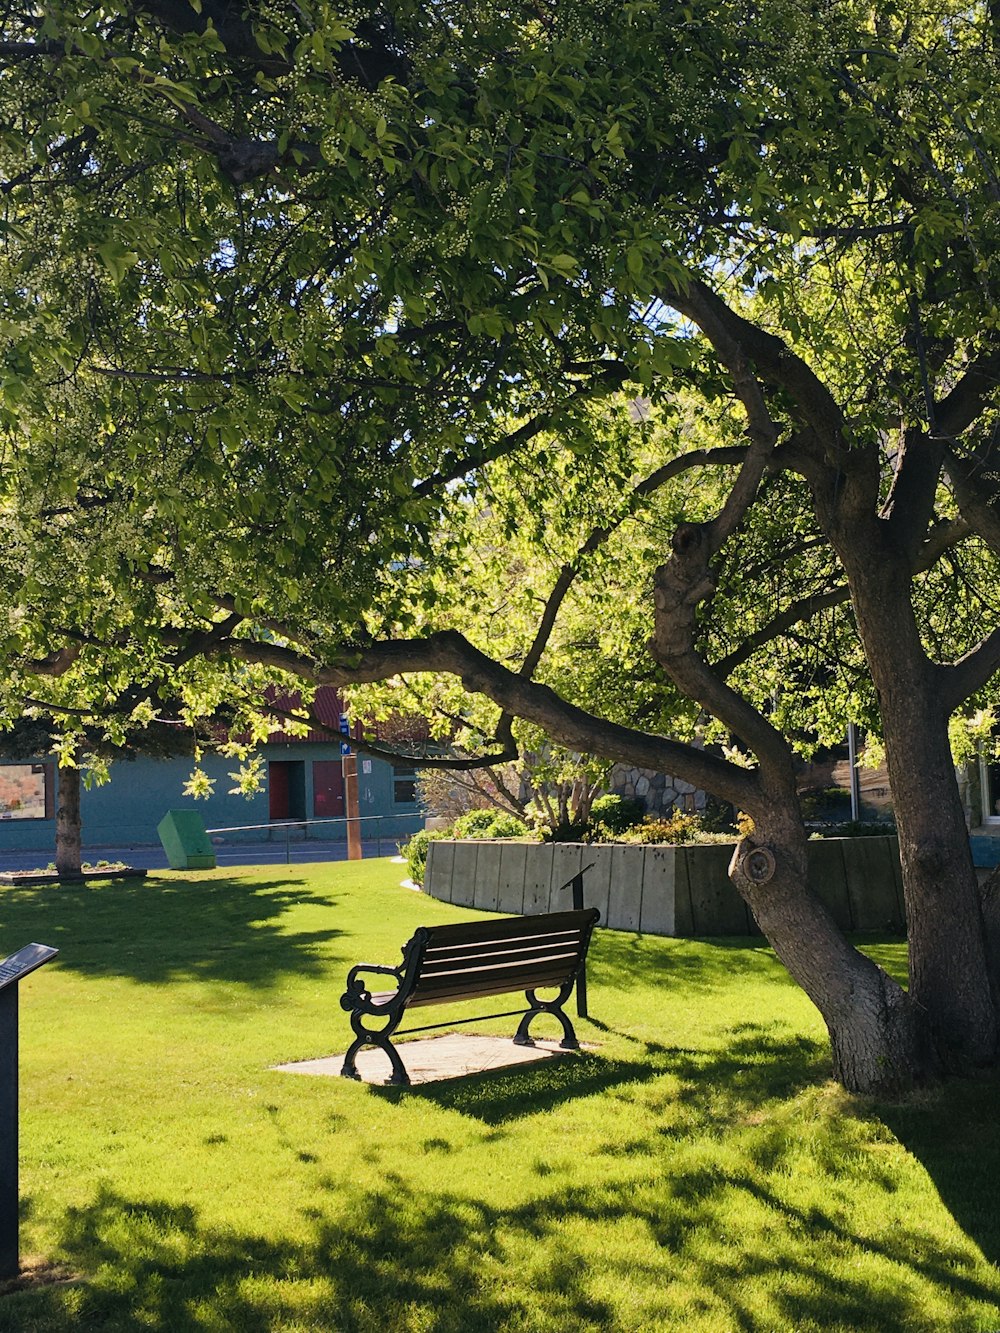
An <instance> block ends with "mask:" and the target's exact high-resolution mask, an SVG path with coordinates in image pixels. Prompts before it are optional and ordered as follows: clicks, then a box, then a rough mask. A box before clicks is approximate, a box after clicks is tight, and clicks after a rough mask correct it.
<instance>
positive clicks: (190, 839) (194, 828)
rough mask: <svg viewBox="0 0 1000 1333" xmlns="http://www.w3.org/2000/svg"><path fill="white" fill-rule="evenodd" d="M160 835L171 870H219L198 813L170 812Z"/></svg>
mask: <svg viewBox="0 0 1000 1333" xmlns="http://www.w3.org/2000/svg"><path fill="white" fill-rule="evenodd" d="M156 831H157V833H158V834H159V835H160V842H162V843H163V850H164V851H165V852H166V854H167V861H168V862H169V863H170V869H171V870H214V869H215V850H214V848H213V847H212V844H211V843H210V842H209V840H208V834H207V833H206V832H205V821H204V819H202V817H201V815H200V814H199V813H198V811H197V810H168V811H167V813H166V814H165V815H164V816H163V818H162V819H161V820H160V822H159V824H157V826H156Z"/></svg>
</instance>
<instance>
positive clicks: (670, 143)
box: [0, 0, 1000, 1087]
mask: <svg viewBox="0 0 1000 1333" xmlns="http://www.w3.org/2000/svg"><path fill="white" fill-rule="evenodd" d="M997 53H998V37H997V32H996V28H995V22H994V14H993V12H992V10H991V8H990V7H988V6H985V5H971V6H970V5H967V4H961V5H959V4H952V3H942V4H940V5H939V6H938V7H937V8H936V9H934V10H933V11H929V10H927V9H926V8H922V7H918V6H916V5H912V4H910V3H900V4H898V5H894V6H888V7H884V8H880V9H879V12H878V13H877V14H875V13H873V11H872V10H871V8H870V7H869V6H865V5H860V4H854V3H847V2H845V0H830V3H823V4H819V3H813V2H812V0H780V2H779V3H776V4H773V5H768V6H766V7H763V8H761V7H758V6H756V5H753V4H749V3H747V4H743V3H739V0H737V2H736V3H715V2H712V3H700V2H697V0H696V2H694V3H691V4H688V5H682V6H677V5H674V4H661V3H655V2H654V3H648V2H647V0H636V2H635V3H627V4H625V5H617V6H614V7H612V6H609V5H606V4H603V3H583V2H580V3H573V4H569V5H560V6H545V5H537V4H534V3H525V4H524V5H514V6H508V7H506V8H501V9H497V8H495V7H487V6H472V7H468V6H465V7H462V8H460V9H459V8H452V7H450V6H447V5H438V4H436V5H433V6H416V5H410V4H407V3H400V4H395V5H391V6H387V7H385V8H384V9H382V10H377V11H372V12H369V13H366V14H364V15H359V14H355V13H352V12H347V11H345V12H343V13H338V12H335V11H333V10H331V9H330V8H329V7H328V6H327V5H325V4H322V3H317V4H312V3H309V2H308V0H305V2H304V3H296V4H295V5H288V6H283V5H281V4H280V3H279V4H278V5H276V6H266V7H265V6H258V5H256V4H250V5H249V6H247V7H246V8H240V7H236V6H230V5H228V4H226V3H222V2H217V0H211V2H209V0H191V3H187V2H186V0H149V3H146V4H141V5H140V4H136V5H124V6H120V7H103V6H97V7H95V8H92V9H89V10H87V11H86V13H83V14H81V13H80V12H79V11H77V10H76V9H74V8H72V7H66V6H63V5H60V4H56V5H53V6H49V7H46V9H45V11H44V13H43V14H42V13H39V12H37V11H35V10H34V9H31V8H19V7H18V6H17V5H16V4H15V5H12V6H9V7H8V9H7V10H6V12H5V20H4V27H3V33H2V35H0V63H2V66H3V71H4V73H3V80H2V82H0V197H2V201H3V210H2V214H0V231H2V251H0V277H2V281H0V327H2V329H3V333H4V343H3V349H2V355H3V366H2V371H0V385H2V387H0V429H2V432H3V440H4V445H3V448H4V469H3V476H2V482H0V486H2V492H0V495H2V513H3V525H4V534H5V538H6V540H5V542H4V546H3V554H2V555H0V597H2V599H3V604H4V608H5V611H6V616H5V620H4V621H3V622H2V623H0V635H2V649H0V650H2V652H3V655H4V660H5V663H6V664H7V665H8V676H7V681H6V683H5V685H4V689H3V713H4V716H5V717H6V718H7V719H8V720H11V721H12V720H13V719H15V718H16V717H17V716H19V715H20V714H21V713H22V712H23V711H24V709H25V707H26V706H28V707H31V708H35V709H38V710H41V711H43V712H48V713H51V714H54V715H57V716H63V717H65V718H67V719H69V720H70V722H72V719H74V718H84V719H86V720H88V721H92V720H93V719H94V718H106V719H107V720H108V721H107V725H108V727H109V728H110V730H111V731H112V732H113V731H114V730H115V729H116V728H121V727H123V726H124V725H125V723H126V721H131V722H133V723H134V722H136V721H141V720H142V718H143V717H147V716H149V715H150V713H151V712H152V711H155V709H156V708H157V707H158V706H160V703H162V701H167V700H169V701H171V702H172V701H174V700H181V701H182V702H183V705H184V709H185V712H186V714H187V716H188V717H189V718H194V717H197V716H204V715H206V714H210V713H212V712H215V711H218V709H219V708H220V707H222V706H223V705H225V706H227V707H228V708H229V709H230V710H232V711H231V715H232V717H233V719H234V722H235V723H237V724H238V725H239V726H242V727H251V728H252V727H256V729H257V730H256V734H258V735H260V734H263V731H262V728H264V727H265V726H266V723H264V722H263V721H262V720H261V719H260V717H259V712H260V709H259V705H260V700H261V698H262V697H263V690H264V688H265V686H266V685H267V684H269V683H270V682H272V681H274V680H275V679H278V678H282V677H285V678H287V675H288V674H291V675H293V676H295V677H296V678H298V679H300V680H301V681H303V682H307V683H308V682H315V683H326V684H332V685H336V686H338V687H339V688H348V687H352V686H360V685H366V684H371V683H372V682H377V681H384V680H388V679H392V678H396V677H399V676H412V675H422V674H426V673H432V674H433V675H435V676H436V677H438V678H439V680H440V679H447V680H449V681H451V682H454V683H457V684H453V685H450V686H441V685H438V686H436V688H437V689H446V690H451V692H452V694H451V703H450V706H452V708H453V710H455V711H459V712H461V711H462V710H463V709H465V710H467V708H468V705H467V704H465V703H464V702H462V700H460V699H459V698H458V695H459V693H460V694H461V695H462V697H463V699H464V698H465V697H466V696H469V695H477V696H480V697H481V698H483V699H486V700H489V708H488V709H486V710H485V711H481V712H480V713H479V714H477V716H481V717H482V718H483V733H484V734H483V736H482V742H483V743H482V745H481V746H480V747H479V749H480V753H479V754H477V755H473V756H471V757H469V758H468V759H463V760H457V761H453V762H469V763H473V762H482V761H483V760H484V759H486V760H488V759H491V758H492V759H499V758H503V757H506V756H509V755H510V754H512V753H513V752H514V751H515V750H516V746H517V738H516V734H515V728H516V726H522V727H523V726H524V725H526V724H527V725H531V726H535V727H537V728H540V729H542V730H544V732H545V733H546V734H547V735H549V736H551V737H552V738H553V739H554V740H555V741H557V742H558V743H560V744H561V745H563V746H565V747H567V748H569V749H572V750H578V751H583V752H587V753H592V754H596V755H601V756H605V757H608V758H619V759H627V760H629V761H630V762H633V763H637V764H640V765H643V766H646V767H651V768H657V769H661V770H664V771H668V772H671V773H674V774H677V775H678V776H681V777H683V778H685V779H687V780H689V781H690V782H692V783H695V784H696V785H698V786H700V787H704V788H706V789H708V790H710V791H712V792H714V793H716V794H718V795H720V796H723V797H725V798H726V799H728V800H731V801H733V802H734V803H735V804H737V805H739V806H740V807H741V808H743V809H745V810H747V811H748V812H749V813H750V814H751V815H752V816H753V818H754V820H755V824H756V829H755V832H754V834H753V835H752V837H751V838H749V839H746V840H744V843H742V844H741V847H740V848H739V849H738V850H737V855H736V857H735V858H734V863H733V869H732V873H733V878H734V882H736V883H737V885H738V887H739V888H740V891H741V892H743V893H744V895H745V896H746V897H747V900H748V901H749V902H750V904H751V906H752V908H753V910H754V912H755V914H756V916H757V919H758V921H759V922H760V924H761V926H762V928H763V929H764V930H765V933H766V934H767V935H768V937H769V939H770V940H771V941H772V943H773V944H774V945H775V947H776V948H777V950H778V952H779V953H780V955H781V956H782V958H783V959H784V961H785V962H786V963H787V965H788V966H789V968H790V969H791V971H792V972H793V974H794V975H795V976H796V978H797V979H798V980H799V981H800V982H801V983H802V984H803V985H804V986H805V987H806V989H807V990H808V991H809V993H810V995H812V997H813V998H814V999H815V1000H816V1002H817V1004H818V1005H819V1007H820V1008H821V1010H822V1012H823V1014H824V1017H825V1018H826V1021H827V1023H828V1026H829V1027H830V1030H831V1036H832V1039H833V1045H834V1058H835V1067H836V1070H837V1073H838V1075H839V1076H840V1077H842V1078H843V1079H844V1081H845V1082H847V1083H848V1084H849V1085H850V1086H857V1087H876V1086H898V1085H900V1084H905V1083H906V1082H908V1081H909V1080H911V1079H912V1078H913V1077H914V1076H915V1075H917V1074H919V1073H921V1072H925V1073H926V1072H932V1071H935V1070H937V1069H939V1068H964V1067H968V1066H969V1065H970V1064H972V1065H975V1064H982V1063H989V1062H990V1061H993V1060H995V1058H996V1053H997V1031H998V1028H997V1009H996V1004H997V1000H996V983H995V973H996V969H995V959H994V963H993V966H992V970H991V954H990V941H989V935H988V932H984V929H983V917H982V907H981V904H980V901H979V898H978V895H977V891H976V885H975V878H974V875H973V871H972V866H971V862H970V860H969V856H968V850H967V847H966V846H964V842H963V840H964V822H963V819H962V812H961V808H960V804H959V801H958V795H957V791H956V789H955V783H954V773H953V770H952V769H951V763H950V756H949V752H948V740H947V726H948V720H949V718H950V716H951V715H952V714H953V713H954V712H955V711H956V710H957V709H959V708H960V707H962V706H963V704H964V703H965V701H966V700H968V699H970V698H972V697H974V696H976V695H977V694H978V693H979V692H981V691H983V690H985V689H987V688H988V686H989V682H990V681H991V679H992V677H993V675H994V673H995V671H996V668H997V666H998V665H1000V630H998V629H995V628H994V627H993V625H992V623H991V617H990V616H989V615H988V614H986V615H984V611H988V609H989V608H990V607H991V606H992V601H991V600H990V594H989V590H990V588H991V585H992V583H993V582H995V562H996V555H997V552H998V551H1000V526H998V519H997V512H996V508H995V503H994V502H995V500H996V496H997V486H998V481H1000V470H998V469H997V466H996V450H997V443H996V425H997V414H996V405H995V386H996V375H997V370H998V368H1000V334H998V328H997V310H998V303H997V291H998V284H1000V272H998V265H1000V247H998V246H997V244H996V240H997V236H996V232H997V229H998V226H1000V154H998V139H1000V114H998V111H1000V108H998V105H997V99H998V86H1000V83H998V78H997V75H998V72H1000V70H998V54H997ZM637 396H638V397H640V398H641V401H642V402H643V403H644V404H645V403H648V405H649V417H650V421H649V423H648V424H647V425H643V424H641V423H636V422H633V421H632V420H631V418H630V416H629V413H628V410H627V407H625V404H626V403H628V402H629V401H630V400H631V401H635V400H636V398H637ZM626 529H627V530H628V531H629V533H630V534H631V535H630V537H629V539H628V540H626V541H622V540H620V538H621V534H622V533H623V532H624V531H626ZM637 534H639V535H637ZM519 562H520V571H521V573H522V574H523V577H522V578H521V579H520V580H519ZM529 576H530V577H529ZM503 588H507V589H508V592H509V595H508V596H507V597H506V598H503V597H500V598H497V597H496V596H495V595H496V594H497V592H498V591H499V590H501V589H503ZM484 592H485V593H486V594H487V595H486V597H485V601H484ZM491 597H492V598H493V602H494V604H495V606H494V610H493V614H492V615H491V614H488V612H489V611H490V606H491V601H490V599H491ZM602 607H603V608H604V609H602ZM480 609H482V610H483V611H484V614H479V611H480ZM680 699H684V700H687V701H688V704H687V705H682V704H681V703H680V702H679V700H680ZM158 701H159V702H158ZM445 702H446V703H448V702H449V701H448V700H446V701H445ZM685 707H687V708H688V715H689V717H690V716H691V715H692V710H694V711H696V712H697V713H699V714H703V715H706V716H708V717H710V718H712V719H714V720H715V722H716V723H717V724H718V726H719V728H720V729H721V730H722V731H724V732H726V733H727V734H729V735H730V736H733V737H736V738H738V741H739V746H740V748H741V750H742V751H743V754H742V755H739V756H733V757H729V758H727V757H726V756H724V755H720V754H718V753H714V752H712V751H711V750H709V749H707V748H705V747H703V746H698V745H695V746H692V745H690V744H688V743H686V742H685V741H684V740H683V739H677V736H678V735H680V734H682V732H681V728H680V726H679V724H678V719H679V718H680V717H681V715H682V713H683V711H684V708H685ZM848 711H850V712H852V713H853V714H854V715H855V716H856V717H861V718H863V719H864V720H866V721H868V722H869V723H870V724H871V725H873V726H876V725H877V726H878V727H879V728H880V729H881V730H882V731H883V733H884V736H885V743H886V749H887V755H888V761H889V767H890V775H891V779H892V783H893V789H894V796H895V800H896V808H897V815H898V818H899V822H900V832H901V845H902V852H903V861H904V881H905V885H906V893H907V903H908V909H909V913H910V927H911V985H910V993H909V996H906V995H905V994H904V992H902V991H901V990H900V988H899V987H898V986H896V985H895V983H893V982H891V981H890V980H889V979H888V978H887V977H886V976H885V975H884V974H882V973H881V972H880V971H879V970H878V969H877V968H875V967H874V966H873V965H872V964H870V963H867V961H866V960H864V959H862V958H861V956H860V955H858V954H856V953H855V952H854V951H853V950H852V949H851V948H850V946H849V945H848V944H847V943H846V941H843V940H842V939H840V938H839V937H838V936H837V935H836V933H835V929H834V928H833V927H832V923H830V922H829V920H828V919H827V918H826V917H825V915H824V913H823V911H822V909H821V908H820V907H819V905H818V903H817V902H816V900H815V899H814V898H813V897H812V896H811V894H810V893H809V890H808V885H807V883H806V870H805V853H804V832H803V829H802V821H801V817H800V815H799V812H798V807H797V802H796V797H795V787H794V778H793V775H792V765H791V749H790V745H789V737H788V734H787V733H795V732H797V731H798V732H801V731H804V730H805V729H807V728H808V727H810V726H811V727H812V728H813V730H816V729H822V728H823V727H824V726H825V725H827V718H829V719H833V718H835V717H840V716H842V715H843V714H845V713H846V712H848ZM464 715H466V716H467V713H466V714H464ZM514 719H519V722H517V723H515V721H514ZM486 720H489V724H490V725H489V727H486V725H485V724H486ZM488 732H489V733H492V734H487V733H488ZM748 763H749V766H748ZM942 876H946V877H947V882H948V886H949V887H948V892H947V893H946V894H942V893H940V892H939V891H938V888H937V887H936V886H937V885H939V883H940V881H941V879H942Z"/></svg>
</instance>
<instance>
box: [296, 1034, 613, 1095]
mask: <svg viewBox="0 0 1000 1333" xmlns="http://www.w3.org/2000/svg"><path fill="white" fill-rule="evenodd" d="M396 1049H397V1050H398V1051H399V1054H400V1056H401V1058H402V1061H403V1064H404V1065H405V1066H406V1072H407V1073H408V1074H409V1076H410V1082H411V1083H413V1084H417V1083H440V1082H443V1081H445V1080H446V1079H452V1078H464V1077H466V1076H467V1075H469V1074H482V1073H485V1072H486V1071H487V1070H492V1069H512V1068H514V1067H515V1066H518V1065H535V1064H539V1063H540V1062H541V1061H542V1060H553V1059H557V1058H559V1057H560V1056H566V1055H569V1054H572V1052H569V1051H564V1050H562V1049H561V1048H560V1046H559V1043H558V1042H556V1041H536V1042H535V1044H534V1046H515V1045H514V1043H513V1042H512V1041H511V1039H510V1038H509V1037H477V1036H475V1035H468V1034H466V1033H462V1032H450V1033H448V1034H447V1036H444V1037H425V1038H423V1039H422V1040H420V1041H407V1042H399V1043H398V1045H397V1047H396ZM584 1049H586V1050H592V1049H594V1048H593V1047H591V1046H589V1045H588V1046H586V1047H585V1048H584ZM343 1063H344V1056H343V1054H340V1055H328V1056H325V1057H323V1058H322V1059H319V1060H297V1061H295V1062H294V1063H293V1064H287V1065H274V1066H273V1068H274V1069H276V1070H279V1071H280V1072H281V1073H285V1074H312V1075H317V1076H319V1077H321V1078H339V1077H340V1070H341V1067H342V1065H343ZM356 1064H357V1070H358V1073H359V1074H360V1076H361V1081H362V1082H363V1083H386V1082H388V1078H389V1074H390V1073H391V1070H390V1068H389V1060H388V1057H387V1056H386V1055H385V1053H384V1052H383V1051H379V1050H371V1049H365V1050H363V1051H360V1052H359V1053H358V1057H357V1061H356Z"/></svg>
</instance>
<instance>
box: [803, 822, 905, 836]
mask: <svg viewBox="0 0 1000 1333" xmlns="http://www.w3.org/2000/svg"><path fill="white" fill-rule="evenodd" d="M895 832H896V825H895V823H893V822H892V821H891V820H889V821H882V822H879V823H874V822H869V821H867V820H862V819H849V820H847V821H846V822H845V823H843V824H828V825H827V826H826V827H825V828H822V829H820V830H819V836H820V837H821V838H885V837H888V835H889V834H890V833H895Z"/></svg>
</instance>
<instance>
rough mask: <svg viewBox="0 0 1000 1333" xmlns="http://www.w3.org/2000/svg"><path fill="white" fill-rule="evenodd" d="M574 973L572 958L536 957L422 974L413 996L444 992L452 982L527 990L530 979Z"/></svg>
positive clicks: (530, 984) (573, 960)
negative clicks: (533, 960)
mask: <svg viewBox="0 0 1000 1333" xmlns="http://www.w3.org/2000/svg"><path fill="white" fill-rule="evenodd" d="M575 971H576V959H575V958H539V959H537V960H536V961H535V962H531V963H499V964H497V965H496V966H495V967H482V968H479V969H476V970H466V969H462V968H457V969H452V970H451V971H448V972H440V973H437V974H436V975H434V976H430V977H429V976H427V975H426V974H423V975H422V976H421V977H420V979H419V981H418V982H417V984H416V985H415V986H414V988H413V994H414V995H427V994H429V993H430V992H431V991H442V990H447V989H448V987H449V986H453V985H455V984H456V982H461V983H462V984H463V985H466V986H492V985H493V984H494V983H495V982H506V984H507V988H508V989H509V990H529V989H530V988H531V986H532V984H533V983H532V980H531V978H532V977H541V976H544V977H558V978H560V979H561V980H562V981H568V980H569V979H570V977H571V976H572V975H573V973H574V972H575Z"/></svg>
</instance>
